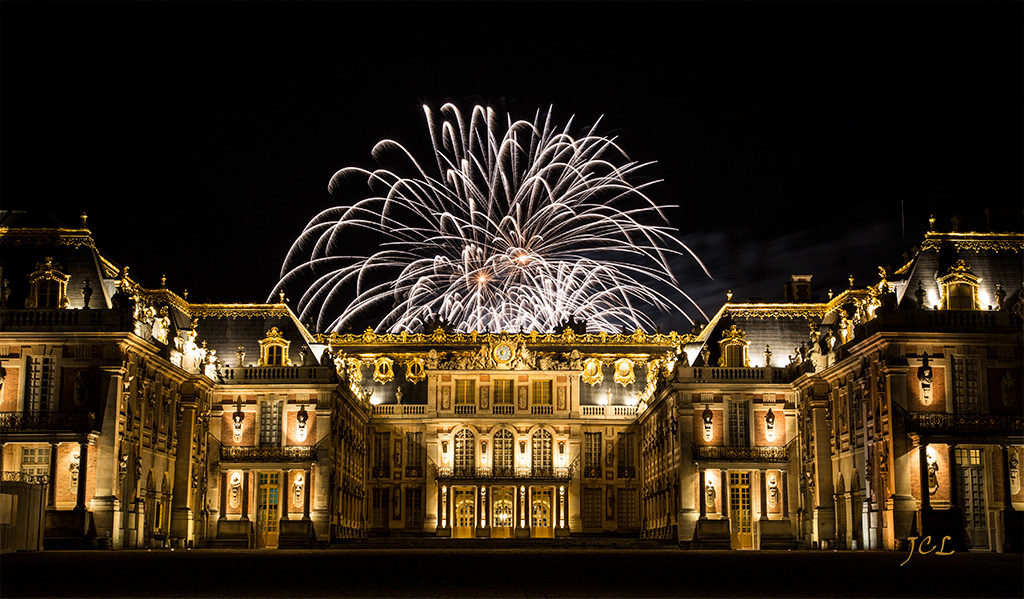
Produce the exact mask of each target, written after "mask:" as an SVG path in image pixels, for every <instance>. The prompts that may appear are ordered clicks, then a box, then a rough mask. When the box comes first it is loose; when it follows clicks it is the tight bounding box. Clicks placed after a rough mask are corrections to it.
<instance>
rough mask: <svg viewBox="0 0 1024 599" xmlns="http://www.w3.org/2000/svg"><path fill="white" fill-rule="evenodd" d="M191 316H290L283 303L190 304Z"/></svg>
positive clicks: (289, 311)
mask: <svg viewBox="0 0 1024 599" xmlns="http://www.w3.org/2000/svg"><path fill="white" fill-rule="evenodd" d="M189 311H190V312H191V316H192V318H266V317H268V316H283V317H289V318H290V317H291V310H289V309H288V306H287V305H285V304H190V305H189Z"/></svg>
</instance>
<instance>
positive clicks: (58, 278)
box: [25, 256, 71, 308]
mask: <svg viewBox="0 0 1024 599" xmlns="http://www.w3.org/2000/svg"><path fill="white" fill-rule="evenodd" d="M70 279H71V275H66V274H64V273H63V272H61V271H60V265H59V264H57V263H56V262H54V261H53V258H50V257H49V256H47V257H46V258H44V259H43V261H42V262H37V263H36V271H35V272H33V273H32V274H30V275H29V276H28V281H29V283H30V284H31V285H32V291H31V292H30V293H29V296H28V299H26V300H25V307H26V308H37V307H39V299H40V298H39V293H40V291H42V289H41V288H40V287H41V286H40V284H41V283H42V282H43V281H53V282H55V283H56V284H57V297H56V298H55V299H56V300H57V305H56V306H44V307H46V308H67V307H68V306H69V305H70V302H69V301H68V281H69V280H70Z"/></svg>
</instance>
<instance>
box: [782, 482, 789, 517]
mask: <svg viewBox="0 0 1024 599" xmlns="http://www.w3.org/2000/svg"><path fill="white" fill-rule="evenodd" d="M780 472H781V474H780V478H782V489H781V491H782V493H781V495H780V497H781V498H782V519H783V520H789V470H781V471H780Z"/></svg>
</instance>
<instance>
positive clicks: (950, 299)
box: [946, 283, 974, 310]
mask: <svg viewBox="0 0 1024 599" xmlns="http://www.w3.org/2000/svg"><path fill="white" fill-rule="evenodd" d="M946 306H947V308H948V309H950V310H973V309H974V285H971V284H970V283H949V284H948V285H946Z"/></svg>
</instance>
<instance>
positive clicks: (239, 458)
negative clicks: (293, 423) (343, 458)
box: [220, 446, 317, 462]
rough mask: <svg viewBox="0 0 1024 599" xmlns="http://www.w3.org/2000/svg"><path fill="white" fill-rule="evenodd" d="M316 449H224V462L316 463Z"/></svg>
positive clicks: (222, 456) (222, 455) (222, 451)
mask: <svg viewBox="0 0 1024 599" xmlns="http://www.w3.org/2000/svg"><path fill="white" fill-rule="evenodd" d="M316 455H317V451H316V447H224V446H222V447H221V448H220V459H221V461H225V462H308V461H313V462H315V461H316Z"/></svg>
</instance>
